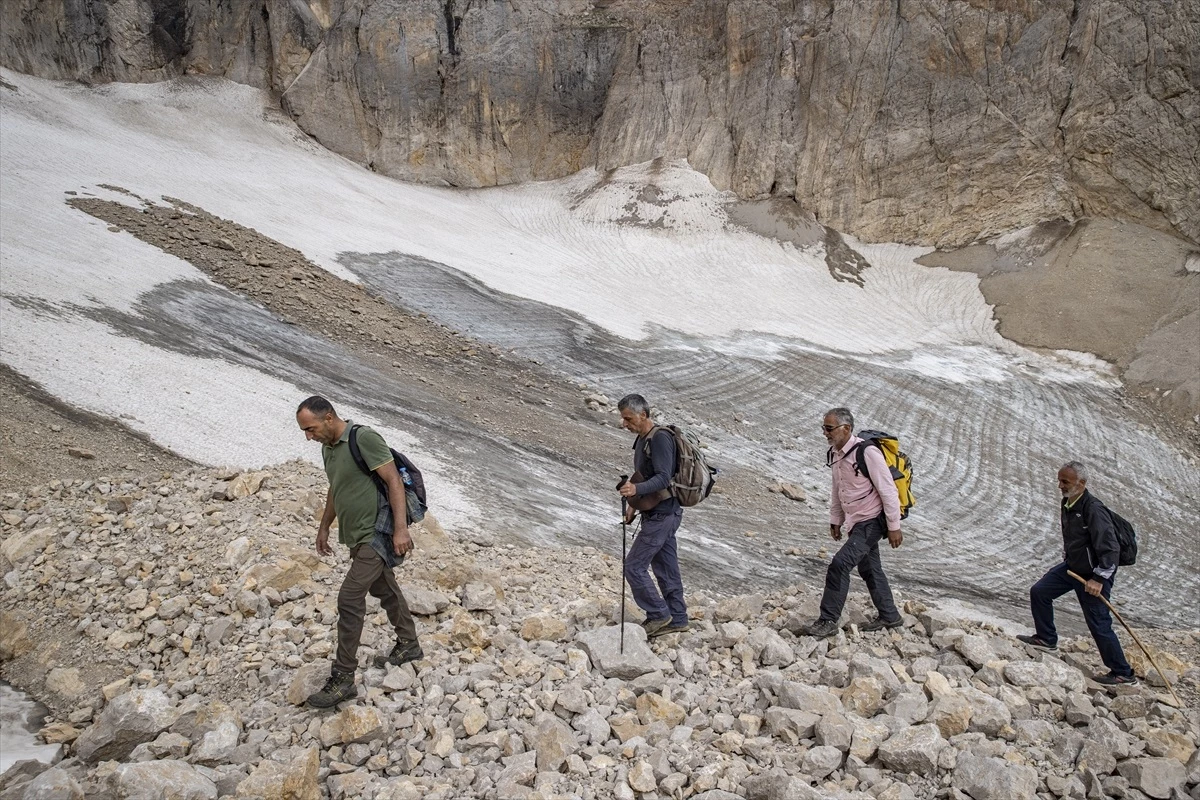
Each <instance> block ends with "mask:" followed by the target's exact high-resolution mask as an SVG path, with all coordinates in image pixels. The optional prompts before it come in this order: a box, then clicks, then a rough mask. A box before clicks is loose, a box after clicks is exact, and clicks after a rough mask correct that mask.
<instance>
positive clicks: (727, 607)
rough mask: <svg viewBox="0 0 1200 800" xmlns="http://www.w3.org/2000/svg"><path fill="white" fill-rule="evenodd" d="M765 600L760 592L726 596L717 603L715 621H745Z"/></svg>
mask: <svg viewBox="0 0 1200 800" xmlns="http://www.w3.org/2000/svg"><path fill="white" fill-rule="evenodd" d="M764 602H766V601H765V599H764V598H763V596H762V595H761V594H742V595H736V596H734V597H728V598H726V599H724V600H722V601H721V602H720V603H718V604H717V610H716V614H715V615H714V619H715V620H716V621H717V622H745V621H746V620H748V619H750V618H751V617H753V616H755V615H757V614H758V612H760V611H761V610H762V607H763V603H764Z"/></svg>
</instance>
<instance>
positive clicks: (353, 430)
mask: <svg viewBox="0 0 1200 800" xmlns="http://www.w3.org/2000/svg"><path fill="white" fill-rule="evenodd" d="M361 427H362V426H361V425H351V426H350V457H351V458H353V459H354V463H355V464H357V465H358V468H359V469H361V470H362V471H363V472H365V473H366V474H367V477H369V478H370V479H371V480H372V481H373V482H374V483H375V485H376V486H377V487H380V488H381V490H382V491H383V492H384V494H386V493H387V487H386V484H384V482H383V478H381V477H379V476H378V475H376V474H375V473H374V472H372V471H371V468H370V467H368V466H367V460H366V459H365V458H363V454H362V450H360V449H359V447H358V429H359V428H361Z"/></svg>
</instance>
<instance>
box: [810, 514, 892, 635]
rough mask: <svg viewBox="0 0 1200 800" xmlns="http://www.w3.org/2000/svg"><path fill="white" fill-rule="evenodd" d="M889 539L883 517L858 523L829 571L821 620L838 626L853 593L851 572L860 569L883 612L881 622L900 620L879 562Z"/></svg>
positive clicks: (822, 599) (869, 590) (877, 606)
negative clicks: (881, 546)
mask: <svg viewBox="0 0 1200 800" xmlns="http://www.w3.org/2000/svg"><path fill="white" fill-rule="evenodd" d="M886 538H887V525H886V524H884V518H883V516H878V517H875V518H874V519H868V520H865V521H863V522H860V523H858V524H857V525H855V526H854V527H853V528H851V529H850V533H849V534H847V535H846V543H845V544H843V545H842V548H841V549H840V550H838V551H837V555H835V556H834V557H833V561H831V562H829V569H827V570H825V593H824V594H823V595H822V596H821V620H822V621H830V622H837V621H838V619H839V618H840V617H841V616H842V608H843V607H844V606H845V605H846V595H848V594H849V593H850V570H852V569H854V568H855V567H858V574H859V575H861V576H862V579H863V581H864V582H865V583H866V584H867V591H868V592H870V593H871V602H872V603H874V604H875V608H876V609H878V610H879V617H880V619H884V620H887V621H888V622H891V621H893V620H897V619H899V618H900V612H899V611H897V610H896V601H895V600H893V599H892V587H890V586H888V580H887V576H886V575H884V574H883V563H882V562H881V561H880V560H879V541H880V540H881V539H886Z"/></svg>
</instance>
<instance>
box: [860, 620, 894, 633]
mask: <svg viewBox="0 0 1200 800" xmlns="http://www.w3.org/2000/svg"><path fill="white" fill-rule="evenodd" d="M903 624H904V619H903V617H896V618H895V619H892V620H886V619H883V618H882V617H876V618H875V619H873V620H869V621H867V622H864V623H863V624H862V625H859V626H858V629H859V631H861V632H862V633H870V632H871V631H881V630H883V629H884V628H899V627H900V626H901V625H903Z"/></svg>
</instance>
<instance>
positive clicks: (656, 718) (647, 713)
mask: <svg viewBox="0 0 1200 800" xmlns="http://www.w3.org/2000/svg"><path fill="white" fill-rule="evenodd" d="M637 713H638V717H639V718H640V719H641V721H642V724H643V725H652V724H653V723H655V722H665V723H666V724H667V725H669V726H670V727H672V728H674V727H676V726H679V725H682V724H683V721H684V719H685V718H686V717H687V712H686V711H685V710H684V709H683V706H681V705H679V704H678V703H673V702H671V701H670V700H667V699H665V698H664V697H663V696H662V695H660V694H656V693H655V692H646V693H644V694H641V695H639V696H638V699H637Z"/></svg>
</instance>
